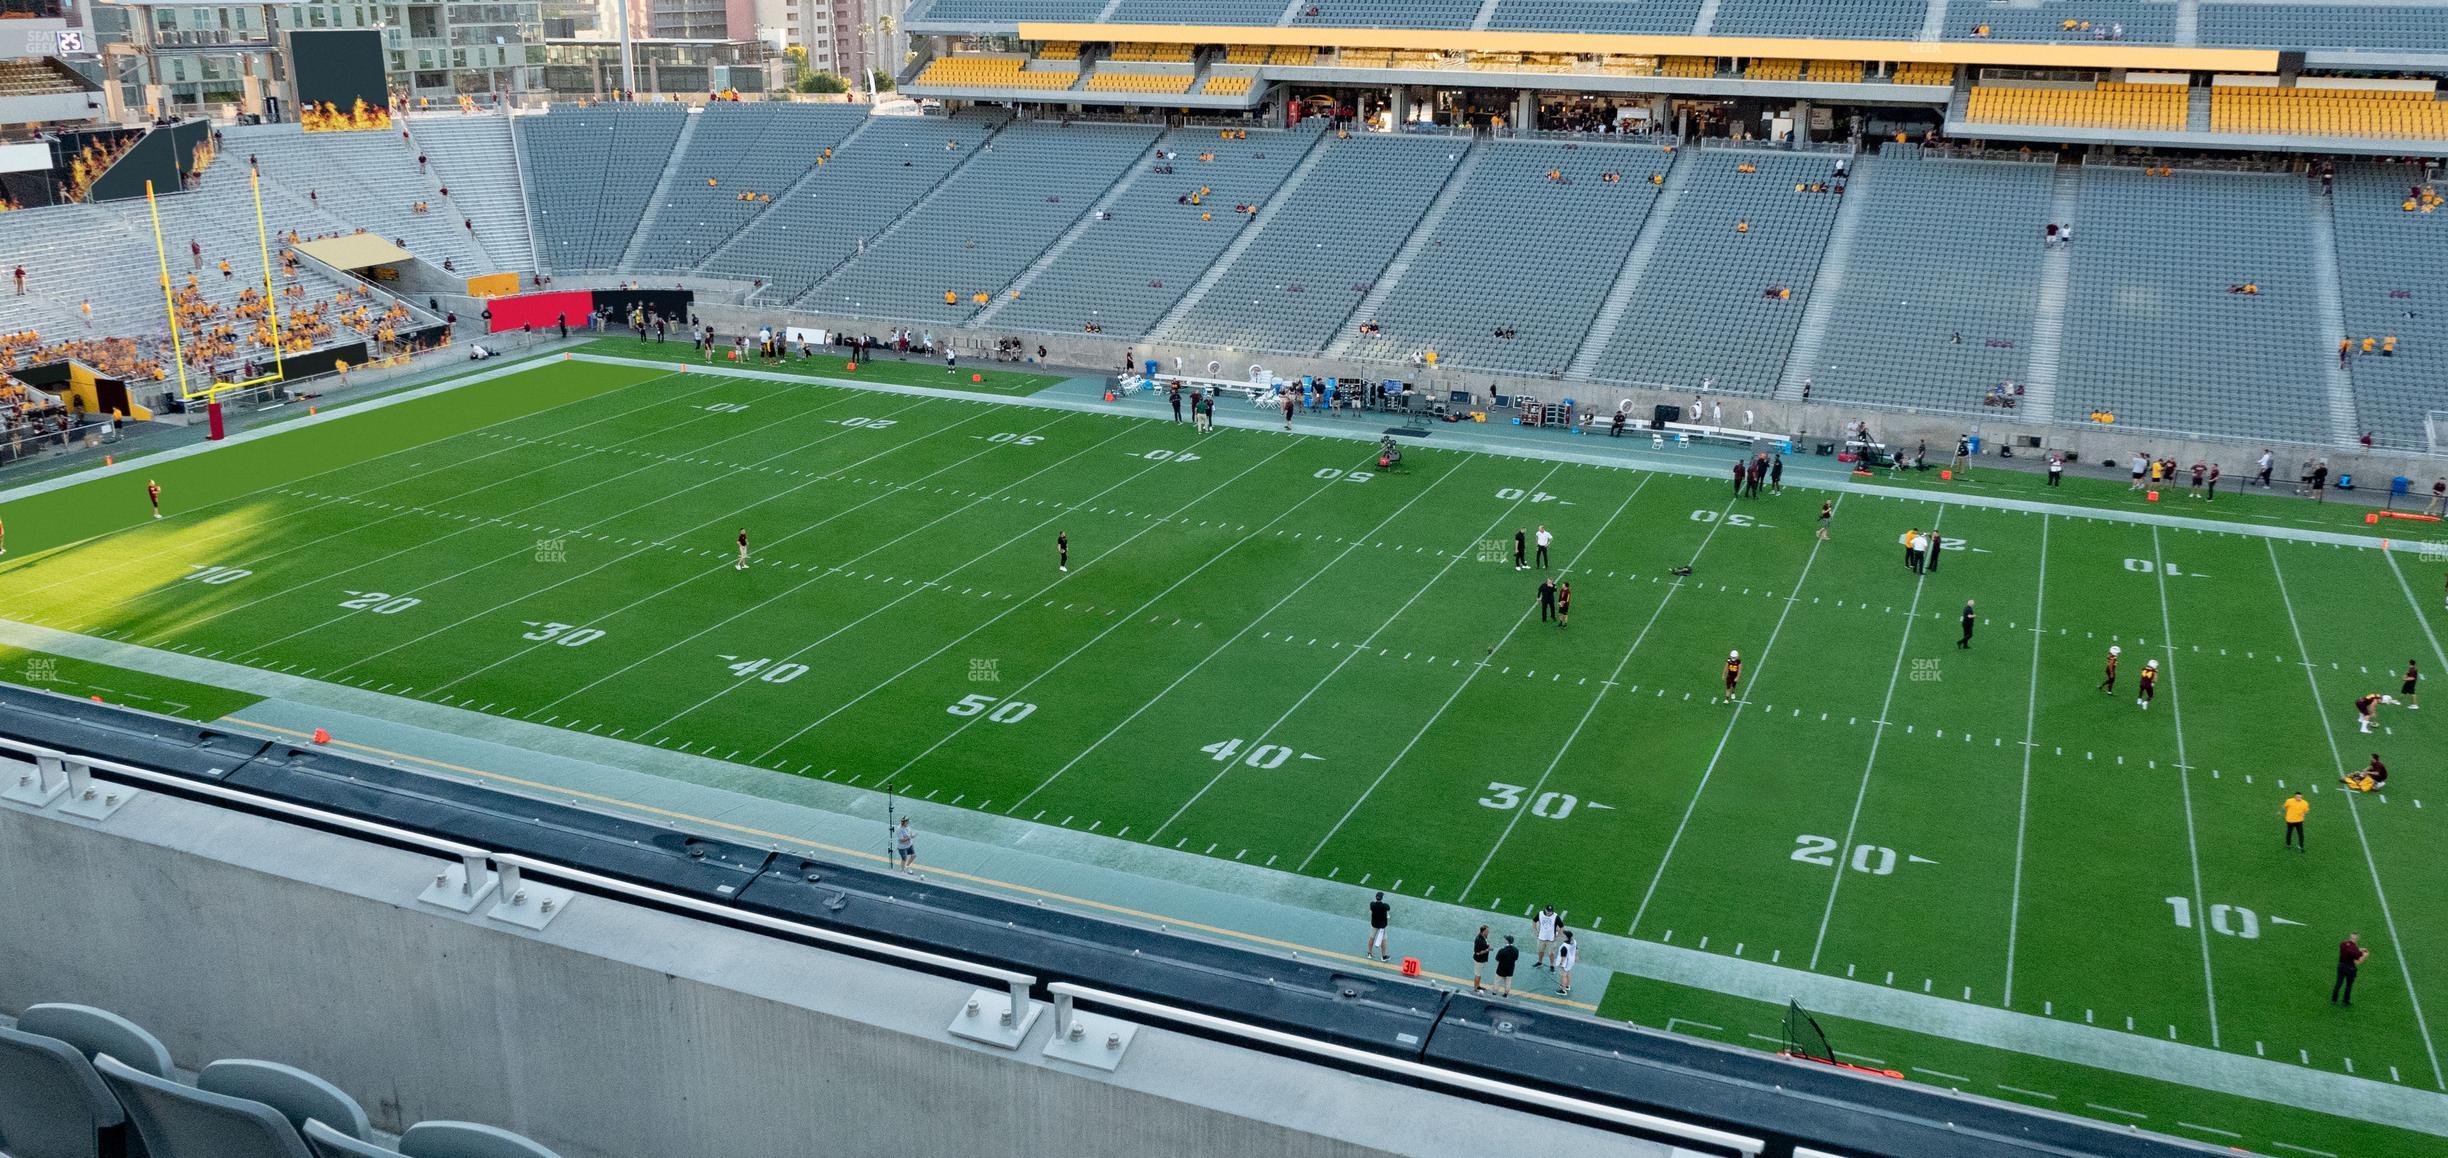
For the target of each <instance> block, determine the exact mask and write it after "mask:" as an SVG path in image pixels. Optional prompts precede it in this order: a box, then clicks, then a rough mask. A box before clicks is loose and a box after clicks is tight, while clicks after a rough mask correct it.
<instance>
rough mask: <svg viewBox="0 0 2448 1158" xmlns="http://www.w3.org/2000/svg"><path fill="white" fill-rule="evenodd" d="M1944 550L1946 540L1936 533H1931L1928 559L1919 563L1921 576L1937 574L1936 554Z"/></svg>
mask: <svg viewBox="0 0 2448 1158" xmlns="http://www.w3.org/2000/svg"><path fill="white" fill-rule="evenodd" d="M1945 549H1946V539H1945V538H1944V537H1943V536H1941V535H1939V533H1938V532H1936V531H1931V532H1930V534H1929V557H1928V558H1926V559H1924V560H1922V562H1921V571H1922V573H1923V574H1926V575H1935V574H1937V573H1938V552H1940V551H1942V550H1945Z"/></svg>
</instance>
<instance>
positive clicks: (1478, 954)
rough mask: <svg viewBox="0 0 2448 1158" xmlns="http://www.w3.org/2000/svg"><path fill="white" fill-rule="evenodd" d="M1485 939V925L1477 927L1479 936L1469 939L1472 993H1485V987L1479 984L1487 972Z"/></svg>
mask: <svg viewBox="0 0 2448 1158" xmlns="http://www.w3.org/2000/svg"><path fill="white" fill-rule="evenodd" d="M1487 938H1488V927H1487V926H1485V925H1481V926H1479V935H1478V936H1476V937H1473V938H1471V992H1473V993H1485V992H1487V989H1486V987H1485V986H1483V985H1481V984H1480V983H1479V981H1480V978H1481V977H1482V976H1483V975H1485V973H1486V972H1487V962H1488V939H1487Z"/></svg>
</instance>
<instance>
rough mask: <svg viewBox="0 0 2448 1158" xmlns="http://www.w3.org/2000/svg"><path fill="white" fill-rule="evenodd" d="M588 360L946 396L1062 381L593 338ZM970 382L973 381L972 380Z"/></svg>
mask: <svg viewBox="0 0 2448 1158" xmlns="http://www.w3.org/2000/svg"><path fill="white" fill-rule="evenodd" d="M578 350H579V351H581V352H584V353H589V354H600V355H603V356H604V357H607V358H645V359H651V360H654V361H658V362H670V363H673V364H675V365H687V366H696V367H704V366H707V365H710V364H711V365H736V366H740V367H742V368H744V369H750V370H774V371H780V372H784V373H789V374H797V375H802V376H805V377H808V378H822V379H828V380H832V381H836V382H881V383H884V384H886V385H890V386H934V387H939V388H941V389H945V390H967V391H970V392H972V393H979V394H1012V395H1021V394H1035V393H1036V392H1038V391H1040V390H1043V389H1045V388H1046V387H1048V386H1052V385H1054V384H1056V383H1058V382H1061V381H1062V380H1063V376H1062V375H1059V374H1033V373H1027V372H1024V371H1020V370H996V369H992V368H991V367H992V366H993V365H994V363H992V362H987V363H983V364H979V365H969V364H966V363H967V359H963V362H964V364H963V365H962V366H961V367H960V368H959V369H957V370H952V369H947V368H945V366H944V364H943V359H942V358H932V359H929V358H923V357H920V356H918V355H915V354H913V355H910V356H909V357H908V358H906V359H903V358H898V357H895V356H893V355H891V354H884V355H881V356H879V357H877V358H875V359H874V360H872V361H867V362H860V363H858V364H857V366H858V368H857V369H856V370H853V369H851V368H850V367H851V364H852V363H851V360H850V359H849V358H846V357H844V356H843V355H842V352H841V351H838V350H834V349H832V348H831V347H826V348H825V349H823V350H821V351H819V352H818V353H817V355H816V357H815V358H813V359H803V358H800V357H799V356H798V355H797V354H795V353H794V354H793V355H791V357H789V358H787V359H785V360H783V361H781V362H778V363H774V364H772V365H766V364H764V363H760V362H758V361H757V360H756V358H755V357H754V356H753V355H752V356H750V357H749V358H747V359H746V360H744V361H741V362H736V363H735V362H732V361H731V351H730V349H729V347H721V348H718V349H716V350H715V351H714V357H713V359H712V360H711V362H709V361H708V359H707V358H706V357H705V356H704V355H703V354H700V353H698V352H697V349H696V347H694V346H691V345H689V344H688V343H687V342H685V341H680V342H671V341H666V342H644V343H640V342H638V341H636V340H635V339H632V338H598V339H596V340H594V341H592V342H588V343H586V344H584V345H582V346H579V347H578ZM972 379H974V381H973V380H972Z"/></svg>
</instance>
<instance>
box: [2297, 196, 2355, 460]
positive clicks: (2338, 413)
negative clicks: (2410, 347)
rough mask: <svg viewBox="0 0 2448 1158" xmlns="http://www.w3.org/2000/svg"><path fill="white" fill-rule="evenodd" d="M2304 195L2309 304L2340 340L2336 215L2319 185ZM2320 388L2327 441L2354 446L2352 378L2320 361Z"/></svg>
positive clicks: (2342, 300) (2342, 318)
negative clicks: (2308, 205)
mask: <svg viewBox="0 0 2448 1158" xmlns="http://www.w3.org/2000/svg"><path fill="white" fill-rule="evenodd" d="M2304 189H2305V192H2304V195H2305V196H2307V197H2310V198H2311V199H2312V212H2311V213H2310V214H2308V217H2309V218H2310V222H2311V226H2312V228H2311V231H2310V232H2311V238H2310V240H2311V243H2312V304H2313V308H2314V309H2315V310H2316V311H2318V313H2319V317H2320V327H2321V332H2322V333H2323V334H2327V335H2333V336H2335V337H2337V338H2339V339H2344V338H2346V337H2348V336H2349V335H2348V334H2347V332H2346V296H2345V292H2344V291H2343V290H2342V289H2341V288H2340V285H2341V283H2340V281H2339V280H2338V258H2337V214H2336V212H2335V210H2334V206H2333V204H2332V202H2331V201H2330V199H2329V195H2328V194H2326V193H2323V192H2321V191H2320V186H2319V184H2317V183H2315V182H2310V181H2307V182H2305V183H2304ZM2321 364H2322V366H2323V367H2324V369H2323V370H2322V371H2321V373H2322V374H2323V375H2324V380H2323V381H2324V385H2326V386H2327V387H2328V391H2327V395H2328V401H2329V441H2330V443H2331V444H2332V445H2335V446H2340V447H2348V446H2357V445H2360V444H2359V443H2358V441H2357V440H2358V439H2359V438H2361V436H2362V434H2363V429H2362V423H2361V420H2360V419H2359V418H2357V417H2356V415H2355V399H2354V376H2353V375H2352V374H2351V373H2349V372H2348V371H2347V370H2346V368H2345V367H2343V366H2340V365H2338V364H2337V362H2336V360H2335V359H2329V358H2324V359H2322V360H2321Z"/></svg>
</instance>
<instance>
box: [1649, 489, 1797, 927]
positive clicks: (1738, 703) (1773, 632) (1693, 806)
mask: <svg viewBox="0 0 2448 1158" xmlns="http://www.w3.org/2000/svg"><path fill="white" fill-rule="evenodd" d="M1834 501H1835V503H1836V505H1837V506H1838V507H1842V506H1843V505H1844V499H1843V497H1842V496H1839V497H1838V498H1836V499H1835V500H1834ZM1827 544H1828V541H1827V540H1825V539H1819V538H1815V537H1814V538H1813V539H1812V540H1811V549H1810V554H1809V555H1807V556H1805V557H1803V560H1802V573H1801V574H1799V575H1796V576H1794V585H1793V594H1791V595H1788V596H1786V597H1785V609H1784V610H1782V611H1779V612H1777V619H1776V624H1775V626H1773V627H1771V628H1769V629H1768V642H1767V644H1766V645H1764V646H1762V647H1761V648H1760V653H1759V659H1758V661H1757V662H1755V663H1753V664H1752V667H1751V678H1752V680H1753V681H1754V682H1755V683H1756V682H1757V681H1758V679H1759V672H1760V669H1761V668H1764V667H1766V666H1768V656H1769V655H1770V654H1771V653H1773V652H1774V651H1775V650H1776V641H1777V636H1779V635H1781V634H1783V633H1784V631H1785V620H1786V617H1788V616H1790V615H1792V614H1793V609H1794V605H1795V604H1798V603H1800V602H1802V585H1803V584H1804V583H1806V582H1808V581H1809V580H1810V573H1811V566H1812V564H1815V563H1817V562H1818V561H1819V549H1820V548H1821V547H1825V546H1827ZM1750 706H1751V700H1750V697H1748V696H1737V697H1736V698H1735V700H1734V714H1733V715H1730V716H1728V717H1726V726H1725V732H1724V733H1723V734H1721V735H1719V736H1718V737H1717V750H1716V751H1714V752H1711V753H1709V759H1708V763H1707V764H1706V765H1705V766H1703V767H1702V768H1701V769H1700V782H1699V783H1698V784H1695V785H1693V786H1692V794H1691V800H1690V801H1688V802H1686V803H1685V804H1684V805H1683V818H1682V819H1681V820H1678V821H1676V822H1675V830H1674V835H1673V836H1671V837H1668V838H1667V839H1666V851H1665V853H1664V854H1662V855H1660V856H1659V857H1658V866H1657V871H1656V872H1655V873H1652V874H1651V875H1650V877H1649V887H1648V888H1646V889H1643V890H1641V899H1640V905H1639V906H1638V907H1637V908H1635V909H1633V910H1632V923H1631V924H1629V925H1626V926H1625V927H1624V932H1623V935H1624V937H1625V938H1626V939H1630V938H1631V937H1632V936H1634V935H1635V934H1637V933H1639V932H1640V923H1641V918H1642V917H1645V916H1647V915H1648V914H1649V902H1650V900H1651V899H1652V898H1654V897H1656V896H1657V890H1658V882H1660V881H1663V880H1665V879H1666V866H1668V865H1670V864H1672V863H1674V854H1675V848H1676V847H1677V846H1678V845H1681V844H1682V843H1683V832H1684V830H1685V829H1688V828H1690V827H1691V818H1692V814H1693V813H1695V812H1698V811H1699V810H1700V796H1701V794H1702V793H1704V792H1707V791H1708V786H1709V778H1710V777H1711V776H1714V775H1716V773H1717V762H1718V761H1719V760H1722V759H1724V758H1725V750H1726V741H1728V740H1731V739H1733V738H1734V725H1736V724H1738V723H1741V722H1742V714H1743V709H1744V708H1747V707H1750Z"/></svg>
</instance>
